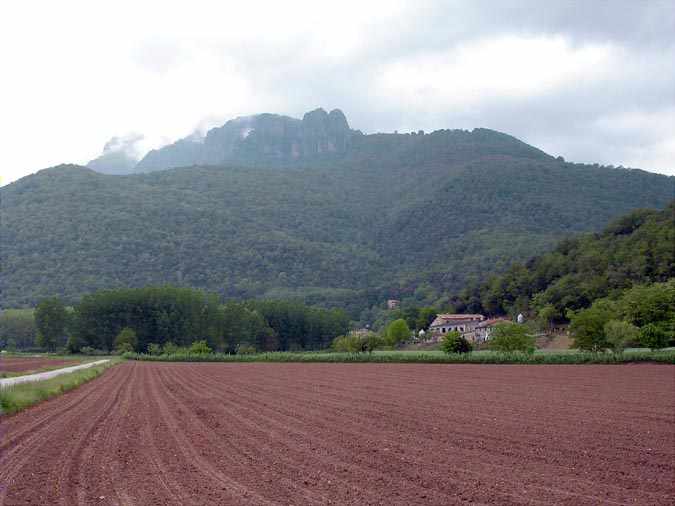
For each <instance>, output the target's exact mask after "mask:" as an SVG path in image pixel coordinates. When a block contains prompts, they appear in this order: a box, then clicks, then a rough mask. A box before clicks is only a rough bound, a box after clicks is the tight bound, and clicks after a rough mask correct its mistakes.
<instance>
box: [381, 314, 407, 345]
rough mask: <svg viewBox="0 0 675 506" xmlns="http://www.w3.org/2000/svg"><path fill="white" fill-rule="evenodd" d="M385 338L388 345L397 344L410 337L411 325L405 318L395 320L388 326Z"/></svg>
mask: <svg viewBox="0 0 675 506" xmlns="http://www.w3.org/2000/svg"><path fill="white" fill-rule="evenodd" d="M384 338H385V341H386V343H387V345H389V346H396V345H397V344H399V343H401V342H403V341H405V340H407V339H409V338H410V327H408V324H407V323H406V321H405V320H404V319H403V318H399V319H398V320H394V321H393V322H391V323H390V324H389V325H388V326H387V329H386V330H385V333H384Z"/></svg>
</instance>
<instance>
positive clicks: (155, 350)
mask: <svg viewBox="0 0 675 506" xmlns="http://www.w3.org/2000/svg"><path fill="white" fill-rule="evenodd" d="M148 353H149V354H150V355H161V354H162V347H161V346H160V345H159V344H157V343H150V344H148Z"/></svg>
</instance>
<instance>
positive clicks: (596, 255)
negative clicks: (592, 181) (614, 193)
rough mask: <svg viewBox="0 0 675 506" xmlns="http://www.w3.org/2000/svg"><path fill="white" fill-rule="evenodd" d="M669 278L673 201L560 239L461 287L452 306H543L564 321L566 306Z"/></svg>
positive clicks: (504, 309)
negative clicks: (542, 250) (592, 231)
mask: <svg viewBox="0 0 675 506" xmlns="http://www.w3.org/2000/svg"><path fill="white" fill-rule="evenodd" d="M674 277H675V201H674V202H672V203H671V204H670V205H669V206H668V207H667V208H666V209H665V210H662V211H656V210H648V209H638V210H635V211H633V212H631V213H629V214H626V215H624V216H622V217H620V218H618V219H616V220H614V221H612V222H611V223H610V224H609V225H608V226H607V227H606V228H605V229H604V230H603V231H602V232H601V233H595V234H583V235H580V236H578V237H574V238H570V239H565V240H563V241H561V242H560V243H559V244H558V245H557V246H556V248H554V249H553V250H552V251H551V252H549V253H546V254H544V255H541V256H538V257H534V258H532V259H530V260H529V261H528V262H526V263H525V264H515V265H513V266H512V267H511V268H509V269H508V270H507V271H506V272H505V273H504V274H502V275H499V276H495V277H493V278H492V279H490V280H488V281H487V282H485V283H483V284H481V285H476V286H473V287H470V288H468V289H466V290H464V292H463V294H462V296H461V297H460V298H459V299H458V300H456V301H455V304H456V306H457V307H458V308H459V309H460V310H471V311H484V312H486V313H489V314H500V313H508V312H511V313H518V312H526V311H529V312H530V313H542V310H544V308H546V309H545V310H544V311H543V313H545V318H546V319H547V320H563V319H564V318H565V316H566V314H567V311H568V310H577V309H582V308H586V307H588V306H590V305H591V304H592V303H593V302H594V301H596V300H598V299H601V298H603V297H607V296H612V295H616V294H618V293H620V292H621V291H622V290H625V289H627V288H630V287H632V286H634V285H637V284H649V283H657V282H664V281H667V280H669V279H671V278H674Z"/></svg>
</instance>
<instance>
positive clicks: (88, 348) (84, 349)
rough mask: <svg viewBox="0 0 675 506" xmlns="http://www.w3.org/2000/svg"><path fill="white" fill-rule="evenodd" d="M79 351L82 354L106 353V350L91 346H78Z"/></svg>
mask: <svg viewBox="0 0 675 506" xmlns="http://www.w3.org/2000/svg"><path fill="white" fill-rule="evenodd" d="M80 353H82V355H108V352H107V351H104V350H97V349H95V348H92V347H91V346H84V347H82V348H80Z"/></svg>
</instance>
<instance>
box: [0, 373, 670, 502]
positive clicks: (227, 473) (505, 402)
mask: <svg viewBox="0 0 675 506" xmlns="http://www.w3.org/2000/svg"><path fill="white" fill-rule="evenodd" d="M674 417H675V367H673V366H669V365H651V364H649V365H647V364H646V365H626V366H494V365H487V366H484V365H431V364H405V365H404V364H398V365H395V364H386V365H385V364H161V363H125V364H122V365H119V366H116V367H113V368H111V369H109V370H108V371H106V372H105V373H104V374H103V376H102V377H101V378H99V379H97V380H94V381H92V382H90V383H88V384H86V385H84V386H82V387H81V388H79V389H77V390H75V391H72V392H69V393H67V394H65V395H63V396H62V397H60V398H56V399H53V400H51V401H48V402H45V403H43V404H41V405H39V406H36V407H34V408H32V409H29V410H27V411H24V412H23V413H19V414H17V415H15V416H12V417H8V418H5V419H0V430H2V432H3V434H2V440H1V441H2V442H1V443H0V484H2V485H3V486H4V488H3V491H2V492H0V504H3V505H14V504H34V505H44V504H62V505H74V504H96V505H102V504H139V505H164V504H173V505H187V504H195V505H201V504H256V505H257V504H387V505H389V504H401V505H404V504H405V505H409V504H438V505H440V504H460V503H473V504H568V505H580V504H672V503H673V498H674V497H675V482H674V478H675V445H674V438H675V419H674Z"/></svg>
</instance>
